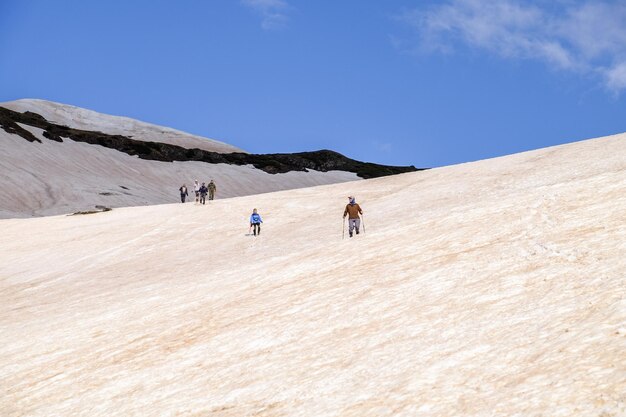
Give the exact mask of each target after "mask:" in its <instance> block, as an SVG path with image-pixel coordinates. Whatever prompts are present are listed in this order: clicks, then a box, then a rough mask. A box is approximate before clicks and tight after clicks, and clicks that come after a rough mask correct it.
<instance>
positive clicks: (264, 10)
mask: <svg viewBox="0 0 626 417" xmlns="http://www.w3.org/2000/svg"><path fill="white" fill-rule="evenodd" d="M242 3H243V4H244V5H246V6H248V7H250V8H251V9H253V10H254V11H256V12H257V13H258V14H259V15H260V16H261V18H262V22H261V27H263V29H265V30H270V29H276V28H280V27H282V26H284V25H285V24H286V23H287V21H288V20H289V17H288V16H287V11H288V10H289V5H288V4H287V2H286V1H285V0H242Z"/></svg>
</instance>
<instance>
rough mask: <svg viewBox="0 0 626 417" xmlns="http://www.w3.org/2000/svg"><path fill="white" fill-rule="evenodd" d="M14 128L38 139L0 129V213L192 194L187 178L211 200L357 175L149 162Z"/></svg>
mask: <svg viewBox="0 0 626 417" xmlns="http://www.w3.org/2000/svg"><path fill="white" fill-rule="evenodd" d="M44 117H45V116H44ZM21 127H23V128H24V129H26V130H28V131H30V132H31V133H33V134H34V135H35V137H37V138H38V139H40V140H41V142H42V143H36V142H35V143H31V142H28V141H26V140H24V139H23V138H21V137H19V136H18V135H13V134H9V133H6V132H5V131H4V130H1V129H0V143H2V146H0V188H1V189H2V195H0V218H14V217H30V216H41V215H53V214H65V213H72V212H75V211H88V210H93V209H94V206H96V205H101V206H106V207H123V206H137V205H148V204H162V203H164V202H176V201H180V193H179V191H178V189H179V188H180V186H181V185H182V184H183V183H184V184H186V185H187V188H189V190H190V191H189V194H190V197H189V198H191V201H194V199H195V197H194V196H193V181H194V179H198V181H199V182H200V183H202V182H206V183H208V182H209V181H210V180H211V179H213V180H215V182H216V184H217V187H218V188H217V194H216V198H218V199H219V198H225V197H233V196H241V195H249V194H258V193H263V192H270V191H277V190H285V189H291V188H299V187H309V186H314V185H321V184H332V183H337V182H344V181H354V180H357V179H360V178H359V177H358V176H357V175H356V174H354V173H351V172H345V171H329V172H317V171H312V170H311V171H308V172H295V171H294V172H288V173H285V174H274V175H272V174H268V173H266V172H264V171H262V170H259V169H256V168H254V167H253V166H235V165H229V164H208V163H204V162H196V161H191V162H160V161H149V160H145V159H140V158H138V157H135V156H130V155H128V154H125V153H123V152H119V151H117V150H114V149H109V148H105V147H103V146H99V145H90V144H87V143H80V142H74V141H72V140H69V139H65V140H64V141H63V142H62V143H59V142H55V141H51V140H49V139H46V138H45V137H43V130H42V129H38V128H36V127H32V126H28V125H24V124H21ZM189 198H188V200H187V201H189Z"/></svg>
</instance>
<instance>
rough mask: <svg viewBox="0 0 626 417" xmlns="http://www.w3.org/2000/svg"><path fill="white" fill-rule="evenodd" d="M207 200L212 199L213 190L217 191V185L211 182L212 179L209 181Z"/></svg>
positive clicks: (213, 195) (213, 197)
mask: <svg viewBox="0 0 626 417" xmlns="http://www.w3.org/2000/svg"><path fill="white" fill-rule="evenodd" d="M208 189H209V200H213V199H215V192H216V191H217V187H216V186H215V183H214V182H213V180H211V181H209V186H208Z"/></svg>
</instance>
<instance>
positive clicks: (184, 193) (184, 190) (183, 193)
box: [178, 184, 189, 203]
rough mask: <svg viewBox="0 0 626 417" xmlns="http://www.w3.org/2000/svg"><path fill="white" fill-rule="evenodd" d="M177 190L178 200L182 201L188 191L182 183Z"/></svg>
mask: <svg viewBox="0 0 626 417" xmlns="http://www.w3.org/2000/svg"><path fill="white" fill-rule="evenodd" d="M178 191H180V202H181V203H184V202H185V198H187V196H188V195H189V193H188V192H187V186H186V185H185V184H183V186H182V187H180V188H179V189H178Z"/></svg>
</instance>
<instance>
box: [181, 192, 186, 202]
mask: <svg viewBox="0 0 626 417" xmlns="http://www.w3.org/2000/svg"><path fill="white" fill-rule="evenodd" d="M186 197H187V195H186V194H181V195H180V202H181V203H184V202H185V198H186Z"/></svg>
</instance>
